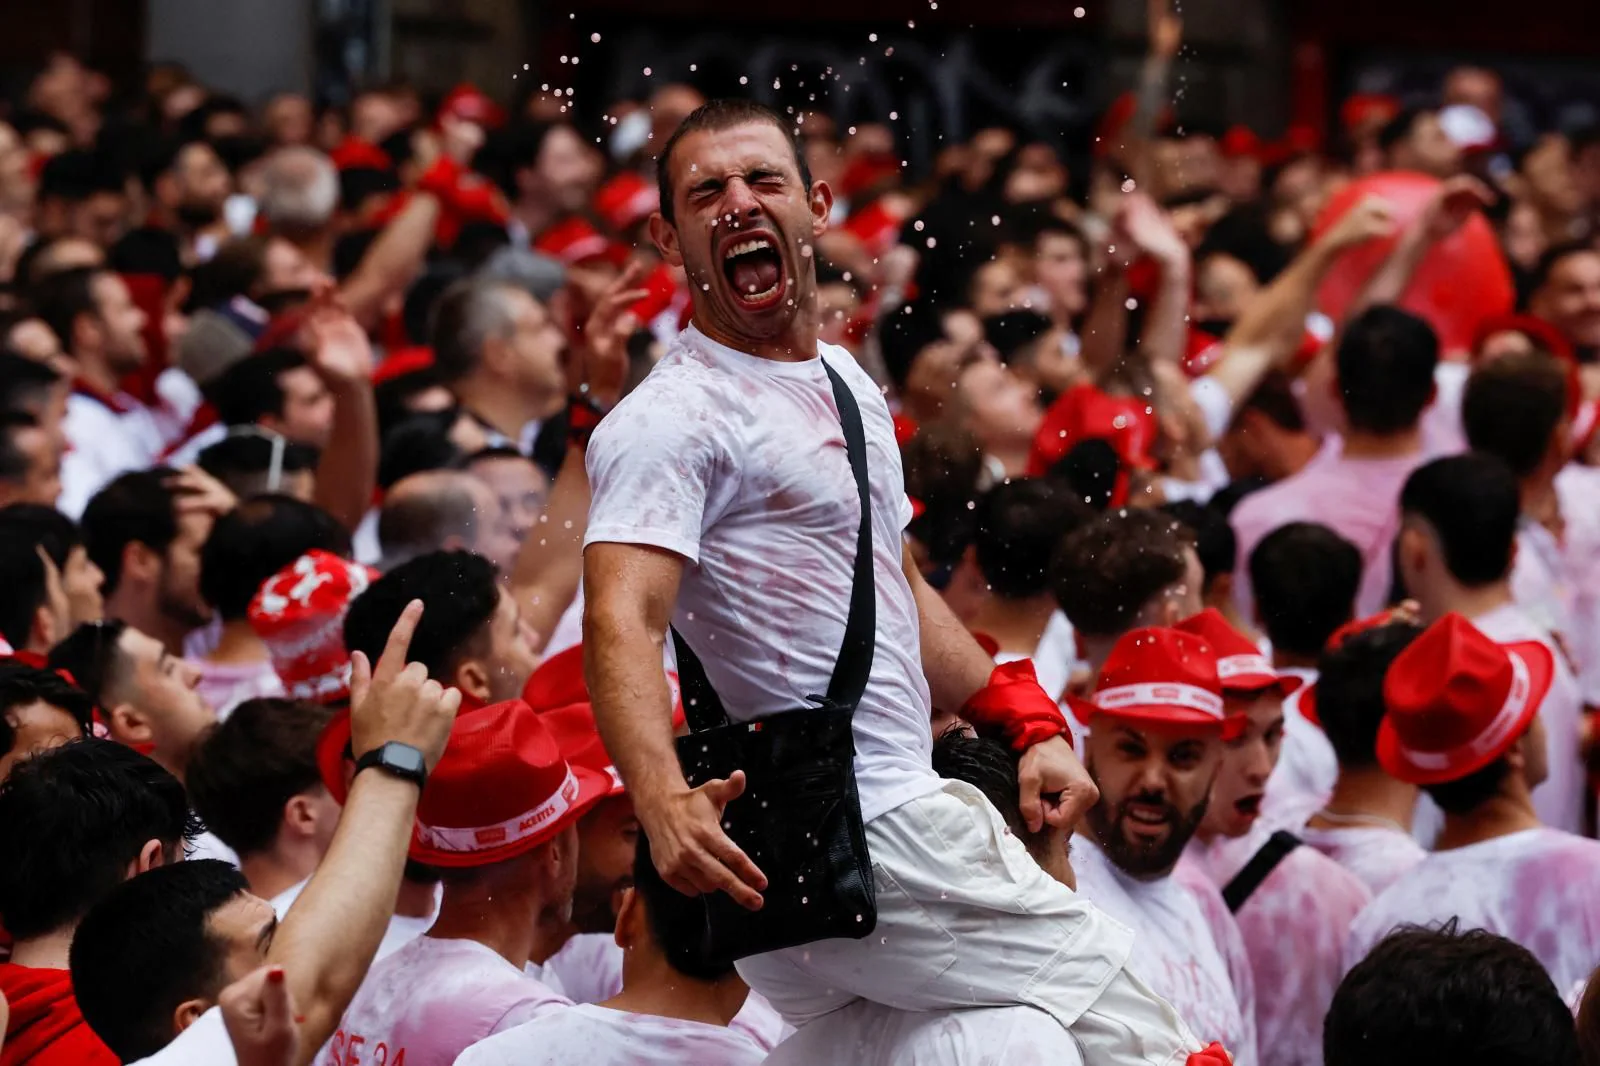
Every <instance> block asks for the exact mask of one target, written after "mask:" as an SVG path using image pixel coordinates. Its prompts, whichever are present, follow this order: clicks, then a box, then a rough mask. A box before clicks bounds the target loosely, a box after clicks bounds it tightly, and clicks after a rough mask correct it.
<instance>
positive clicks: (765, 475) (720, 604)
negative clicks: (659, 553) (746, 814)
mask: <svg viewBox="0 0 1600 1066" xmlns="http://www.w3.org/2000/svg"><path fill="white" fill-rule="evenodd" d="M818 347H819V350H820V352H821V353H822V354H821V358H818V359H807V360H805V361H802V362H778V361H776V360H771V359H759V358H756V357H754V356H750V355H746V354H744V353H742V352H737V351H734V350H733V349H731V348H728V347H726V346H724V345H721V344H717V343H715V342H713V341H711V340H709V339H708V338H706V337H705V336H704V335H703V334H701V333H700V332H699V330H697V329H695V328H694V327H692V326H691V327H690V328H689V329H686V330H684V331H683V333H682V334H681V335H680V336H679V338H678V340H677V342H676V343H674V344H673V346H672V348H671V349H670V350H669V351H668V352H667V354H666V355H665V356H664V357H663V358H662V359H661V361H660V362H659V363H657V364H656V366H655V368H654V369H653V370H652V371H651V372H650V374H649V376H648V377H646V378H645V379H644V381H643V383H641V384H640V385H639V387H638V388H636V389H635V390H634V391H633V392H632V393H630V394H629V395H628V397H627V398H626V399H624V400H623V401H622V403H620V404H619V405H618V406H617V409H616V411H615V412H614V413H613V414H612V415H611V416H609V417H607V418H606V419H605V420H603V421H602V422H601V423H600V426H599V428H598V429H596V430H595V433H594V437H593V438H592V439H591V441H590V443H589V448H588V470H589V481H590V484H591V485H592V486H593V493H594V499H593V503H592V504H591V505H590V510H589V527H588V532H587V535H586V537H585V540H584V543H585V544H586V545H588V544H595V543H600V542H607V541H609V542H616V543H625V544H643V545H651V546H654V547H657V548H662V549H665V550H667V551H671V552H674V553H676V554H678V555H680V556H682V557H683V558H684V559H685V560H686V561H687V565H686V567H685V569H684V573H683V581H682V584H681V585H680V587H679V591H678V602H677V605H676V607H675V609H674V612H673V618H672V622H673V625H674V626H676V627H677V628H678V630H679V631H680V632H681V633H683V635H684V637H685V638H686V639H687V640H688V642H689V644H690V645H691V646H692V647H694V648H695V649H696V651H697V652H698V653H699V656H700V659H701V661H702V662H703V664H704V666H705V670H706V675H707V677H708V678H709V680H710V682H711V684H712V686H713V687H714V688H715V689H716V691H717V693H718V695H719V696H720V697H721V698H722V702H723V704H724V705H725V706H726V708H727V710H728V714H729V717H730V718H732V719H733V720H734V721H749V720H750V719H753V718H760V717H763V716H765V715H770V714H774V713H777V712H779V711H786V710H792V709H794V708H797V707H802V706H806V705H807V703H806V696H807V695H808V694H810V693H818V692H824V691H826V689H827V685H828V680H829V678H830V677H831V676H832V674H833V668H834V663H835V661H836V660H837V658H838V655H839V648H840V644H841V642H842V640H843V637H844V625H845V618H846V615H847V614H848V611H849V604H850V586H851V575H852V565H853V562H854V556H855V544H856V530H857V526H858V525H859V522H860V507H859V505H858V504H857V502H856V501H857V494H856V484H855V479H854V477H853V475H852V474H851V472H850V464H849V460H848V459H847V458H846V455H845V442H844V432H843V430H842V429H841V428H840V425H839V416H838V412H837V410H836V409H835V407H834V400H833V389H832V387H831V386H830V384H829V379H828V376H827V374H826V373H825V371H824V370H823V365H822V359H826V360H827V362H828V365H830V366H832V367H833V369H834V370H835V371H836V372H838V373H839V375H840V376H841V377H842V378H843V379H844V380H845V382H846V383H847V384H848V386H849V388H850V391H851V393H852V394H853V395H854V397H855V400H856V403H857V406H858V407H859V408H860V409H861V419H862V422H863V423H864V425H865V430H866V442H867V469H868V477H869V480H870V486H871V504H872V551H873V572H874V577H875V581H876V585H877V600H878V602H877V647H876V651H875V654H874V655H873V659H872V673H871V679H870V681H869V682H868V684H867V689H866V693H865V694H864V695H863V697H862V699H861V703H860V706H859V707H858V708H857V711H856V715H855V739H856V779H857V782H858V784H859V787H860V793H861V808H862V816H863V817H864V818H866V819H868V820H870V819H872V818H875V817H877V816H878V815H880V814H882V813H884V812H885V811H889V810H893V809H894V808H896V807H898V806H900V805H901V804H902V803H905V802H907V801H909V800H911V799H915V798H917V797H919V796H923V795H926V794H928V793H930V792H934V791H937V790H938V789H939V788H940V786H941V782H940V779H939V777H938V775H937V774H935V773H934V772H933V769H932V766H931V759H932V748H933V737H932V730H931V728H930V722H929V719H930V714H931V704H930V701H929V696H928V685H927V681H926V680H925V678H924V677H923V673H922V660H921V652H920V647H921V638H920V629H919V622H918V616H917V605H916V601H915V599H914V598H913V597H912V594H911V587H910V585H909V584H908V583H907V581H906V578H905V573H904V572H903V571H902V569H901V544H902V539H901V535H902V531H903V530H904V529H905V526H906V524H907V523H908V522H909V521H910V520H911V503H910V501H909V500H908V499H907V498H906V493H905V479H904V475H903V473H902V471H901V466H900V450H899V447H898V445H897V444H896V443H895V437H894V426H893V423H892V421H891V420H890V416H889V408H888V406H887V405H886V404H885V403H884V400H883V394H882V393H881V392H880V391H879V389H878V387H877V385H875V384H874V383H873V381H872V379H871V378H869V377H868V376H867V374H866V372H865V371H863V370H862V369H861V368H860V367H859V366H857V365H856V362H855V360H854V358H852V357H851V355H850V353H849V352H847V351H845V350H844V349H843V348H838V347H835V346H833V345H826V344H823V345H819V346H818Z"/></svg>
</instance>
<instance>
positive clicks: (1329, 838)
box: [1295, 825, 1428, 896]
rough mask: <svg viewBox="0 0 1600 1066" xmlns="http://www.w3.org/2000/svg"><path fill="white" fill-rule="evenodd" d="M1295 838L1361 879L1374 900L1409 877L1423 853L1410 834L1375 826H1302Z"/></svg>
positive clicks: (1420, 846) (1424, 853) (1296, 832)
mask: <svg viewBox="0 0 1600 1066" xmlns="http://www.w3.org/2000/svg"><path fill="white" fill-rule="evenodd" d="M1295 836H1297V837H1299V838H1300V839H1301V840H1303V841H1305V842H1306V844H1307V845H1309V846H1310V847H1313V848H1316V849H1317V850H1318V851H1320V852H1322V854H1324V855H1326V856H1327V857H1328V858H1330V859H1332V860H1333V861H1334V862H1336V863H1338V864H1339V865H1340V866H1343V867H1344V868H1345V869H1346V870H1349V871H1350V872H1351V873H1353V874H1355V875H1356V876H1357V877H1359V878H1360V879H1361V883H1362V884H1364V885H1366V886H1367V889H1368V891H1370V892H1371V893H1372V894H1373V895H1374V896H1376V895H1377V894H1378V893H1380V892H1382V891H1383V890H1384V889H1386V888H1388V887H1389V886H1390V885H1392V884H1394V883H1395V882H1396V881H1398V880H1400V879H1401V878H1403V877H1405V876H1406V875H1407V874H1409V873H1410V872H1411V870H1412V868H1413V867H1415V866H1416V865H1417V863H1419V862H1421V861H1422V859H1423V856H1425V855H1427V854H1428V853H1427V852H1426V851H1424V850H1423V848H1422V845H1420V844H1418V843H1417V842H1416V840H1415V839H1413V838H1412V836H1411V834H1409V833H1402V832H1400V831H1399V830H1398V829H1385V828H1384V827H1382V826H1376V825H1350V826H1341V827H1340V828H1338V829H1317V828H1313V827H1312V826H1309V825H1308V826H1302V827H1301V828H1300V829H1298V830H1296V831H1295Z"/></svg>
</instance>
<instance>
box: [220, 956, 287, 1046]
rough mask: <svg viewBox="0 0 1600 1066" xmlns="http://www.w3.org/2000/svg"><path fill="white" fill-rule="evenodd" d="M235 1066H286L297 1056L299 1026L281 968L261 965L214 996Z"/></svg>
mask: <svg viewBox="0 0 1600 1066" xmlns="http://www.w3.org/2000/svg"><path fill="white" fill-rule="evenodd" d="M217 1006H218V1007H220V1008H221V1009H222V1024H223V1026H224V1027H225V1028H226V1029H227V1030H228V1039H229V1040H231V1041H233V1052H234V1056H235V1058H236V1059H237V1060H238V1063H239V1066H288V1064H289V1063H292V1062H294V1061H295V1060H296V1059H297V1058H298V1057H299V1053H300V1026H299V1025H298V1024H297V1023H296V1020H295V1006H294V996H293V995H291V994H290V992H289V985H288V983H287V982H285V981H284V979H283V967H281V966H262V967H260V968H259V969H256V970H253V971H251V972H250V973H248V974H246V975H245V976H243V977H241V978H239V980H237V981H235V982H234V983H233V984H231V985H229V986H228V987H227V988H224V989H223V990H222V992H221V993H220V994H218V996H217Z"/></svg>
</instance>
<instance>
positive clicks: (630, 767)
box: [583, 596, 688, 811]
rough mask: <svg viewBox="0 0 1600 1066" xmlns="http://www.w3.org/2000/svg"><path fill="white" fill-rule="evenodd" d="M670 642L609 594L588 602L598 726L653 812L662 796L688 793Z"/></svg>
mask: <svg viewBox="0 0 1600 1066" xmlns="http://www.w3.org/2000/svg"><path fill="white" fill-rule="evenodd" d="M664 639H665V634H664V633H662V634H660V635H658V634H656V633H654V632H652V631H651V629H650V627H649V626H648V625H647V624H646V623H645V622H644V621H643V620H642V619H639V618H630V617H629V616H628V613H627V612H624V611H619V610H617V609H616V608H615V607H614V606H613V605H612V604H611V603H609V602H607V600H606V598H605V597H603V596H602V597H601V598H600V599H599V602H597V601H596V600H595V599H587V600H586V601H585V603H584V618H583V666H584V675H585V677H586V679H587V681H588V685H589V700H590V702H591V704H592V705H593V707H594V719H595V724H596V725H598V726H599V727H600V738H601V739H602V740H603V741H604V742H605V746H606V751H607V752H608V753H609V754H610V756H611V760H612V762H613V763H614V764H615V765H616V767H617V770H618V772H620V773H621V774H622V779H623V781H624V782H626V784H627V786H628V792H629V794H630V795H631V796H632V797H633V801H634V803H635V805H636V806H638V807H639V808H640V809H641V810H646V811H648V810H650V809H652V808H653V807H654V806H655V802H656V798H657V797H660V796H664V795H668V794H670V793H672V792H677V791H680V790H683V789H686V788H688V783H687V782H686V781H685V780H684V777H683V772H682V771H681V770H680V769H679V768H678V754H677V750H676V748H675V747H674V746H673V743H672V693H671V690H670V689H669V688H668V687H667V679H666V674H665V673H664V672H663V671H662V668H661V653H662V642H663V641H664Z"/></svg>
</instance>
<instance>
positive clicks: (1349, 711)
mask: <svg viewBox="0 0 1600 1066" xmlns="http://www.w3.org/2000/svg"><path fill="white" fill-rule="evenodd" d="M1421 632H1422V627H1421V626H1419V625H1417V624H1416V623H1414V622H1389V623H1387V624H1386V625H1381V626H1377V627H1376V628H1373V629H1369V630H1366V631H1365V632H1361V633H1357V634H1355V635H1354V636H1352V637H1349V638H1347V639H1345V640H1341V641H1340V642H1339V643H1338V644H1337V645H1336V646H1334V647H1331V648H1329V649H1328V650H1327V651H1324V652H1323V653H1322V657H1321V658H1320V659H1318V660H1317V719H1318V720H1319V721H1320V722H1321V723H1322V731H1323V732H1324V733H1326V734H1327V736H1328V743H1330V744H1332V745H1333V753H1334V754H1335V755H1336V756H1338V758H1339V765H1340V766H1352V767H1370V766H1375V765H1377V754H1376V751H1377V744H1378V723H1380V722H1382V721H1383V715H1384V702H1383V679H1384V676H1385V675H1386V674H1387V673H1388V672H1389V665H1390V664H1391V663H1393V662H1394V660H1395V658H1396V657H1397V656H1398V655H1399V654H1400V653H1401V652H1402V651H1405V649H1406V646H1407V645H1408V644H1410V643H1411V642H1412V641H1413V640H1415V639H1417V636H1418V635H1419V634H1420V633H1421Z"/></svg>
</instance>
